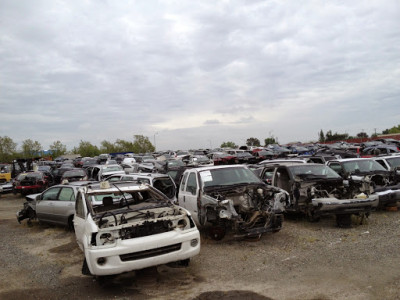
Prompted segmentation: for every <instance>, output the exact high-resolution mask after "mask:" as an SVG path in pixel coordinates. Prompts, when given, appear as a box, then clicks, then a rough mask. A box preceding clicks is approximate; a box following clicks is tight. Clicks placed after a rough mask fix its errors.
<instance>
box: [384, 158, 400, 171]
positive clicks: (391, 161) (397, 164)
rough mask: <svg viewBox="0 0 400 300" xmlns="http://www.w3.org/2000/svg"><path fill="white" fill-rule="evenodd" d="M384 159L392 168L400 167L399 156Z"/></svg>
mask: <svg viewBox="0 0 400 300" xmlns="http://www.w3.org/2000/svg"><path fill="white" fill-rule="evenodd" d="M386 161H387V162H388V164H389V165H390V167H392V168H396V167H400V157H393V158H387V159H386Z"/></svg>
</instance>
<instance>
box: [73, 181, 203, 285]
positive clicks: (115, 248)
mask: <svg viewBox="0 0 400 300" xmlns="http://www.w3.org/2000/svg"><path fill="white" fill-rule="evenodd" d="M75 208H76V210H75V217H74V228H75V235H76V239H77V242H78V245H79V247H80V248H81V249H82V251H83V252H84V254H85V260H84V263H83V268H82V273H83V274H85V275H95V276H100V278H101V276H106V275H115V274H120V273H123V272H129V271H133V270H138V269H143V268H148V267H153V266H157V265H161V264H168V263H175V264H179V265H181V266H187V265H188V263H189V260H190V258H192V257H193V256H195V255H197V254H199V252H200V234H199V231H198V229H197V227H196V225H195V223H194V222H193V220H192V217H191V216H190V213H189V212H188V211H187V210H185V209H184V208H182V207H179V206H177V205H174V204H172V203H171V202H170V201H169V200H168V198H167V197H166V196H165V195H164V194H162V193H161V192H159V191H158V190H156V189H154V188H153V187H151V186H149V185H139V184H136V183H133V182H124V183H112V184H111V183H109V182H107V181H106V182H102V183H97V184H93V185H89V186H86V187H83V188H81V189H80V190H79V192H78V195H77V200H76V207H75Z"/></svg>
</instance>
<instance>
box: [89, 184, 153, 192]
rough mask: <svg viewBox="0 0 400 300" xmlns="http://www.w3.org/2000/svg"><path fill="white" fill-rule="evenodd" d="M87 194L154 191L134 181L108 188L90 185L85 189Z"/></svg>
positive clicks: (111, 185) (112, 185)
mask: <svg viewBox="0 0 400 300" xmlns="http://www.w3.org/2000/svg"><path fill="white" fill-rule="evenodd" d="M85 189H86V193H88V194H97V193H113V192H121V191H122V192H128V191H143V190H149V189H151V190H154V188H152V187H151V186H149V185H145V184H140V183H137V182H133V181H123V182H113V183H112V184H110V185H109V187H107V188H102V187H101V183H100V182H96V183H93V184H89V185H87V186H86V187H85Z"/></svg>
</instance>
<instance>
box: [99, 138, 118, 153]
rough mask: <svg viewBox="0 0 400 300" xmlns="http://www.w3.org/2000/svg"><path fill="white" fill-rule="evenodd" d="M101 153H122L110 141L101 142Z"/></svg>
mask: <svg viewBox="0 0 400 300" xmlns="http://www.w3.org/2000/svg"><path fill="white" fill-rule="evenodd" d="M100 151H101V153H114V152H120V151H118V150H117V147H116V145H115V144H114V143H111V142H109V141H106V140H104V141H102V142H101V147H100Z"/></svg>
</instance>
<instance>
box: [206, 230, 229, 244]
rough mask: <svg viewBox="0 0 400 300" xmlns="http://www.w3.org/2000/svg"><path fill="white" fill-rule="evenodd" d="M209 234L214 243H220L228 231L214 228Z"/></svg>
mask: <svg viewBox="0 0 400 300" xmlns="http://www.w3.org/2000/svg"><path fill="white" fill-rule="evenodd" d="M208 233H209V235H210V237H211V238H212V239H213V240H214V241H220V240H222V239H223V238H224V236H225V234H226V229H225V227H223V226H212V227H211V228H210V230H209V232H208Z"/></svg>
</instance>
